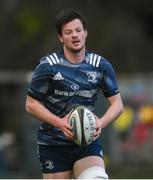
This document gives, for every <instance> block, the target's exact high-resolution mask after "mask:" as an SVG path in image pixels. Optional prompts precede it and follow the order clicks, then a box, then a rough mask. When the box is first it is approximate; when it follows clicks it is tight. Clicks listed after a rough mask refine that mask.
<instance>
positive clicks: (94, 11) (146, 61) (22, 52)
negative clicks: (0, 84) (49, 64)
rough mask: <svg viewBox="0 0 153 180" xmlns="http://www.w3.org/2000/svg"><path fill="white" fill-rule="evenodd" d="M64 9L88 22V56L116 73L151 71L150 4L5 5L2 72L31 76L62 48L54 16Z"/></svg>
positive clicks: (72, 0)
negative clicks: (107, 62) (45, 57)
mask: <svg viewBox="0 0 153 180" xmlns="http://www.w3.org/2000/svg"><path fill="white" fill-rule="evenodd" d="M65 8H73V9H76V10H79V11H81V12H82V14H83V15H85V17H86V18H87V21H88V31H89V36H88V41H87V47H88V49H89V50H93V51H96V52H97V53H100V54H101V55H103V56H104V57H106V58H108V59H109V60H110V61H111V62H112V63H113V65H114V66H115V68H116V70H117V71H118V72H135V71H152V70H153V68H152V67H153V61H152V60H151V57H152V46H153V1H152V0H141V1H138V0H129V1H121V0H118V1H113V0H107V1H105V0H95V1H92V0H84V1H81V0H77V1H76V0H65V1H63V0H56V1H53V0H45V1H42V0H33V1H30V0H22V1H19V0H12V1H9V0H1V6H0V11H1V16H0V27H1V28H0V32H1V33H0V42H1V43H0V49H1V53H0V69H20V70H31V69H33V67H34V66H35V65H36V64H37V63H38V59H39V58H40V57H41V56H43V55H45V54H47V53H50V52H52V51H55V50H56V49H57V48H58V47H59V43H58V41H57V34H56V32H55V27H54V18H55V16H56V14H57V13H58V12H59V11H60V10H62V9H65Z"/></svg>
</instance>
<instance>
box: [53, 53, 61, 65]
mask: <svg viewBox="0 0 153 180" xmlns="http://www.w3.org/2000/svg"><path fill="white" fill-rule="evenodd" d="M53 56H54V57H55V59H56V61H57V63H60V60H59V59H58V57H57V55H56V53H53Z"/></svg>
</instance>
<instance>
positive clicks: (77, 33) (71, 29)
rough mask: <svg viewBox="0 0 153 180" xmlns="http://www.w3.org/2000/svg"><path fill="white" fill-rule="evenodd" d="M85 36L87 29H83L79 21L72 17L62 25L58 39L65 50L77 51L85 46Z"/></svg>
mask: <svg viewBox="0 0 153 180" xmlns="http://www.w3.org/2000/svg"><path fill="white" fill-rule="evenodd" d="M86 37H87V31H86V30H84V29H83V25H82V23H81V21H80V20H79V19H74V20H72V21H71V22H69V23H67V24H65V25H64V26H63V28H62V34H61V35H59V40H60V42H61V43H63V45H64V46H65V48H66V49H67V50H69V51H71V52H74V53H75V52H76V53H77V52H80V51H81V50H82V49H84V48H85V42H86Z"/></svg>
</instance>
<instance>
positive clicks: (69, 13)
mask: <svg viewBox="0 0 153 180" xmlns="http://www.w3.org/2000/svg"><path fill="white" fill-rule="evenodd" d="M74 19H79V20H80V21H81V23H82V25H83V28H84V30H86V29H87V25H86V20H85V19H84V17H83V16H82V15H81V14H80V13H79V12H78V11H75V10H73V9H67V10H63V11H61V12H60V13H59V14H58V15H57V17H56V30H57V33H58V34H60V35H61V33H62V27H63V25H65V24H67V23H69V22H71V21H72V20H74Z"/></svg>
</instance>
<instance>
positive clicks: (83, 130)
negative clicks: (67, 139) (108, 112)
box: [69, 106, 96, 146]
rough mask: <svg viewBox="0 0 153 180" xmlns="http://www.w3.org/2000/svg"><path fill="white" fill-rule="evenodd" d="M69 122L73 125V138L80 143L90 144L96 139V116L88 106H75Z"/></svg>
mask: <svg viewBox="0 0 153 180" xmlns="http://www.w3.org/2000/svg"><path fill="white" fill-rule="evenodd" d="M69 124H70V126H71V127H72V132H73V135H74V137H73V140H74V142H75V143H76V144H78V145H80V146H81V145H88V144H90V143H91V142H92V141H93V139H94V133H95V131H96V130H95V127H96V117H95V115H94V114H93V113H92V112H91V111H90V110H89V109H88V108H86V107H83V106H79V107H77V108H75V109H74V110H73V111H72V112H71V113H70V116H69Z"/></svg>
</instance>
